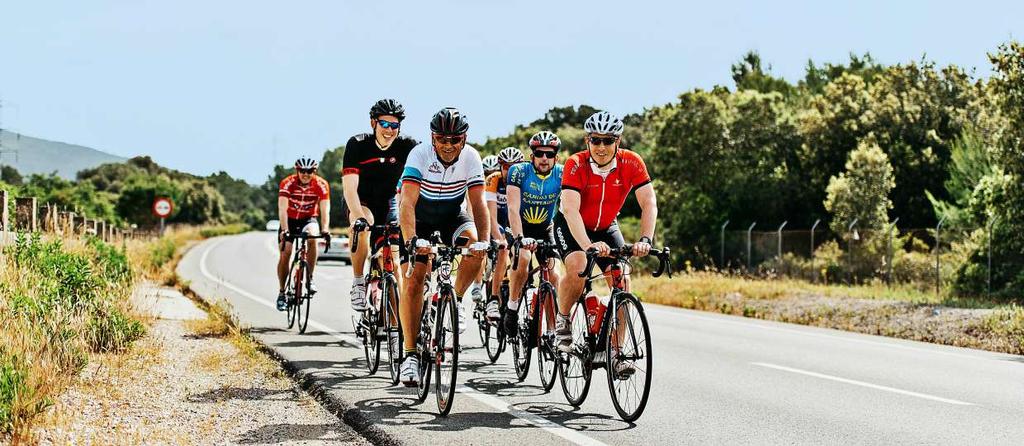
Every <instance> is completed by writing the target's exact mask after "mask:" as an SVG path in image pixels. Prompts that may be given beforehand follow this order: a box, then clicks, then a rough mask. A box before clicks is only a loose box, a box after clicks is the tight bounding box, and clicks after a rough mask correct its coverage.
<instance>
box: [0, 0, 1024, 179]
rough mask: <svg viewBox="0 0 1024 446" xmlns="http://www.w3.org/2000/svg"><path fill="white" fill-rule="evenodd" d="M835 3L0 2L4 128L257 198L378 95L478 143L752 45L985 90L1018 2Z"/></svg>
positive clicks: (360, 125)
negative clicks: (921, 65)
mask: <svg viewBox="0 0 1024 446" xmlns="http://www.w3.org/2000/svg"><path fill="white" fill-rule="evenodd" d="M838 3H839V2H826V1H805V2H785V1H772V2H764V1H744V2H728V1H718V2H695V3H693V4H688V3H684V2H677V1H662V2H652V1H635V0H634V1H627V0H620V1H614V2H607V1H585V2H566V1H552V0H548V1H500V2H498V1H470V0H462V1H448V0H434V1H427V2H402V1H392V2H356V1H344V0H334V1H299V2H280V1H275V2H269V1H268V2H263V1H227V0H216V1H193V0H177V1H148V0H141V1H140V0H131V1H89V2H82V1H63V2H58V1H15V0H0V99H2V100H3V103H4V108H3V115H2V119H3V125H4V127H6V128H10V129H12V130H15V131H20V132H23V133H25V134H28V135H32V136H37V137H41V138H47V139H53V140H58V141H64V142H70V143H76V144H82V145H86V146H90V147H94V148H97V149H101V150H104V151H108V152H111V153H114V154H117V155H123V156H132V155H139V154H147V155H151V156H152V157H153V158H154V159H155V160H156V161H157V162H159V163H160V164H163V165H167V166H170V167H173V168H177V169H181V170H185V171H188V172H193V173H197V174H208V173H211V172H214V171H217V170H226V171H227V172H229V173H231V174H232V175H235V176H238V177H241V178H244V179H246V180H248V181H250V182H254V183H256V182H262V181H263V180H264V179H265V178H266V175H267V173H268V172H269V171H270V169H271V166H272V165H273V164H274V163H284V164H290V163H291V161H292V160H294V158H295V157H296V156H297V155H299V154H303V153H306V154H311V155H314V156H317V157H319V156H320V155H321V154H322V153H323V150H324V149H327V148H331V147H335V146H338V145H340V144H344V142H345V141H346V140H347V138H348V137H349V136H351V135H352V134H354V133H357V132H362V131H366V130H367V129H368V125H369V124H368V118H367V115H366V113H367V109H368V107H369V106H370V104H372V103H373V102H374V101H375V100H376V99H378V98H381V97H395V98H397V99H399V100H401V101H402V102H403V103H404V104H405V105H406V108H407V109H408V110H409V118H408V120H407V121H406V126H405V128H404V129H403V131H404V132H405V133H407V134H411V135H413V136H415V137H418V138H423V137H424V136H425V135H426V134H427V122H428V120H429V117H430V116H431V114H433V112H434V111H436V110H437V109H439V108H440V107H443V106H446V105H454V106H458V107H460V108H461V109H462V110H463V111H464V112H465V113H467V114H468V115H469V117H470V122H471V127H470V140H475V141H482V140H483V139H485V138H486V137H487V136H498V135H502V134H505V133H507V132H508V131H509V130H511V129H512V127H513V126H514V125H516V124H519V123H524V122H528V121H530V120H533V119H535V118H537V117H539V116H541V115H542V114H543V113H544V112H545V111H546V110H547V109H549V108H550V107H552V106H558V105H570V104H579V103H587V104H591V105H594V106H596V107H599V108H605V109H608V110H611V111H613V112H615V113H619V114H626V113H631V112H638V111H641V110H643V109H644V108H645V107H650V106H653V105H658V104H664V103H667V102H670V101H672V100H674V98H675V97H676V96H677V95H678V94H679V93H681V92H683V91H686V90H690V89H693V88H695V87H702V88H709V87H711V86H713V85H715V84H724V85H731V82H732V81H731V79H730V72H729V66H730V64H731V63H733V62H735V61H736V60H738V59H739V58H740V57H741V56H742V55H743V54H744V52H746V51H747V50H751V49H753V50H757V51H759V52H760V53H761V55H762V58H763V59H764V60H765V61H766V62H768V63H770V64H771V65H772V67H773V72H774V73H776V74H779V75H782V76H784V77H786V78H787V79H790V80H793V81H795V80H797V79H799V78H800V77H801V76H802V73H803V69H804V66H805V65H806V63H807V60H808V59H814V60H815V61H818V62H821V61H831V62H842V61H845V60H846V57H847V54H849V53H850V52H851V51H853V52H857V53H863V52H866V51H870V52H871V54H873V55H874V56H875V57H876V59H878V60H880V61H881V62H883V63H897V62H904V61H909V60H917V59H920V58H921V57H922V56H925V55H926V57H927V58H928V59H931V60H934V61H936V62H938V63H940V64H949V63H955V64H958V65H961V66H964V67H968V68H971V67H976V68H977V74H978V75H980V76H984V75H987V74H988V72H989V65H988V62H987V60H986V56H985V54H986V52H989V51H993V50H995V49H996V47H997V46H998V45H999V44H1000V43H1002V42H1005V41H1007V40H1009V39H1011V38H1013V37H1018V38H1020V36H1022V35H1024V20H1022V19H1021V18H1022V17H1024V2H1020V1H1014V2H998V3H997V2H991V3H989V2H983V1H972V2H939V1H857V2H849V3H848V4H845V5H839V4H838ZM55 162H57V161H55Z"/></svg>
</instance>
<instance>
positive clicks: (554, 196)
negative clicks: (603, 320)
mask: <svg viewBox="0 0 1024 446" xmlns="http://www.w3.org/2000/svg"><path fill="white" fill-rule="evenodd" d="M529 145H530V150H531V151H532V154H531V155H530V162H529V163H521V164H516V165H515V166H512V168H511V169H509V172H508V221H509V226H510V227H511V231H512V236H513V237H514V239H515V240H519V243H520V245H521V247H522V249H521V250H520V251H519V264H518V265H516V268H515V269H513V270H512V273H511V275H510V277H509V300H508V311H506V312H505V320H504V323H505V332H506V333H508V334H509V335H510V336H515V335H516V333H517V331H518V328H519V313H518V312H517V310H518V309H519V297H520V296H521V295H522V292H523V286H524V285H525V283H526V278H527V274H529V272H530V259H531V257H532V251H533V249H535V248H536V247H537V241H545V242H548V243H554V237H553V235H552V232H551V222H552V221H553V220H554V217H555V210H556V208H557V206H558V195H559V190H560V189H561V186H562V165H561V164H558V150H559V149H560V148H561V146H562V141H561V140H559V139H558V135H556V134H554V133H552V132H549V131H542V132H538V133H536V134H535V135H533V136H532V137H531V138H530V143H529ZM549 266H552V269H551V282H552V284H553V285H555V286H556V287H557V286H558V281H559V278H558V272H557V271H556V270H555V269H553V265H549Z"/></svg>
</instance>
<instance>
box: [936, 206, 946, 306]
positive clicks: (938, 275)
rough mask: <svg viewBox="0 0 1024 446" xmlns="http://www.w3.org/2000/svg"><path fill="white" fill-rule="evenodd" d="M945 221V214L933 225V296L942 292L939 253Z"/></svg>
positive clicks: (940, 251)
mask: <svg viewBox="0 0 1024 446" xmlns="http://www.w3.org/2000/svg"><path fill="white" fill-rule="evenodd" d="M945 222H946V216H942V218H941V219H939V224H937V225H935V296H936V297H938V296H939V293H941V292H942V272H941V270H940V269H939V267H940V261H939V255H940V254H941V253H942V236H941V235H942V224H943V223H945Z"/></svg>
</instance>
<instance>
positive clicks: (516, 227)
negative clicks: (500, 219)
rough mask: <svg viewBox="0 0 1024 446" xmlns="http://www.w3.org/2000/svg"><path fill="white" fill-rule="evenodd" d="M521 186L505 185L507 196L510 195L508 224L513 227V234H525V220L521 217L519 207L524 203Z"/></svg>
mask: <svg viewBox="0 0 1024 446" xmlns="http://www.w3.org/2000/svg"><path fill="white" fill-rule="evenodd" d="M520 192H521V191H520V190H519V186H513V185H511V184H509V185H508V186H505V196H506V197H508V225H509V226H510V227H511V228H512V235H514V236H516V237H522V236H523V220H522V218H520V217H519V208H520V206H521V205H522V203H521V200H522V197H521V196H520Z"/></svg>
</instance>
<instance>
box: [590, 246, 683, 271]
mask: <svg viewBox="0 0 1024 446" xmlns="http://www.w3.org/2000/svg"><path fill="white" fill-rule="evenodd" d="M586 254H587V266H585V267H583V271H581V272H580V273H579V276H580V277H590V274H591V272H592V271H593V270H594V265H595V264H597V259H598V258H599V257H601V256H599V255H598V254H597V249H594V248H590V249H588V250H587V251H586ZM648 255H651V256H654V257H657V258H658V269H657V270H655V271H654V272H653V273H651V275H652V276H654V277H661V275H662V274H664V273H666V272H667V273H668V277H670V278H671V277H672V262H671V259H670V257H671V255H670V251H669V248H668V247H667V246H666V247H663V248H661V249H653V248H652V249H651V252H650V253H648ZM608 257H610V258H614V259H628V258H630V257H633V245H631V244H630V245H625V246H623V247H621V248H612V250H611V252H610V253H608Z"/></svg>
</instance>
